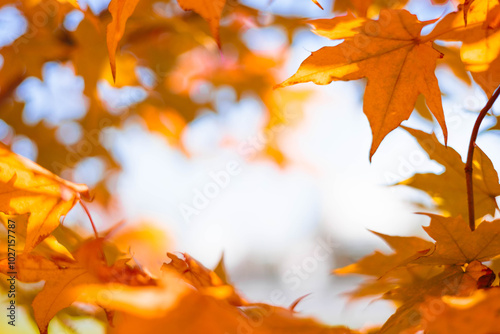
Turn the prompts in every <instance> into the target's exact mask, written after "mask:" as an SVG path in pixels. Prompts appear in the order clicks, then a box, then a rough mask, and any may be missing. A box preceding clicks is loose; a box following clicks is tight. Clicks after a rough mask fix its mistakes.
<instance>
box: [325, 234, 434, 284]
mask: <svg viewBox="0 0 500 334" xmlns="http://www.w3.org/2000/svg"><path fill="white" fill-rule="evenodd" d="M371 232H372V233H373V234H375V235H376V236H378V237H380V238H381V239H383V240H384V241H385V242H386V243H387V244H388V245H389V246H390V247H391V249H392V250H393V251H394V253H392V254H389V255H386V254H383V253H380V252H378V251H376V252H375V253H373V254H371V255H368V256H366V257H364V258H362V259H360V260H359V261H357V262H356V263H354V264H350V265H348V266H346V267H343V268H339V269H336V270H334V273H335V274H338V275H345V274H360V275H369V276H375V277H377V278H379V277H381V276H383V275H384V274H386V273H387V272H388V271H390V270H391V269H394V268H396V266H397V265H398V264H400V263H402V262H403V261H404V260H406V259H408V258H409V257H410V256H412V255H414V254H415V253H418V252H424V253H427V252H428V251H429V250H430V249H431V248H432V247H433V244H432V242H429V241H427V240H424V239H421V238H417V237H399V236H390V235H386V234H382V233H378V232H374V231H371Z"/></svg>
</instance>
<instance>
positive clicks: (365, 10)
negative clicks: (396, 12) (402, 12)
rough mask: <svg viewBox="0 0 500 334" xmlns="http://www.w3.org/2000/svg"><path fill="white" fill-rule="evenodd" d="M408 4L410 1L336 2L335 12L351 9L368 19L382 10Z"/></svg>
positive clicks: (348, 0) (350, 0)
mask: <svg viewBox="0 0 500 334" xmlns="http://www.w3.org/2000/svg"><path fill="white" fill-rule="evenodd" d="M407 2H408V0H393V1H385V0H336V1H335V2H334V4H333V10H334V11H336V12H345V11H347V10H349V9H351V10H354V11H355V12H356V13H357V14H358V15H359V16H363V17H366V16H367V15H368V16H374V15H375V14H376V13H378V10H380V9H382V8H402V7H403V6H404V5H405V4H406V3H407ZM369 9H370V10H369ZM371 9H373V10H371ZM370 14H371V15H370Z"/></svg>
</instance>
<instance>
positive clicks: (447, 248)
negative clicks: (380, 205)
mask: <svg viewBox="0 0 500 334" xmlns="http://www.w3.org/2000/svg"><path fill="white" fill-rule="evenodd" d="M429 216H430V217H431V223H430V225H429V226H427V227H424V229H425V231H426V232H427V234H429V236H430V237H431V238H432V239H434V240H436V244H435V247H434V249H433V250H431V251H430V252H429V253H428V254H425V255H424V254H423V256H422V257H419V258H418V259H416V260H414V261H413V263H420V264H433V265H442V264H465V263H470V262H472V261H474V260H477V261H487V260H490V259H492V258H493V257H495V256H497V255H499V254H500V221H499V220H494V221H492V222H487V221H484V222H482V223H481V224H479V226H478V227H477V229H476V230H475V231H474V232H472V231H471V230H470V228H469V225H468V224H467V223H466V222H465V221H464V220H463V219H462V218H461V217H454V218H447V217H442V216H438V215H429Z"/></svg>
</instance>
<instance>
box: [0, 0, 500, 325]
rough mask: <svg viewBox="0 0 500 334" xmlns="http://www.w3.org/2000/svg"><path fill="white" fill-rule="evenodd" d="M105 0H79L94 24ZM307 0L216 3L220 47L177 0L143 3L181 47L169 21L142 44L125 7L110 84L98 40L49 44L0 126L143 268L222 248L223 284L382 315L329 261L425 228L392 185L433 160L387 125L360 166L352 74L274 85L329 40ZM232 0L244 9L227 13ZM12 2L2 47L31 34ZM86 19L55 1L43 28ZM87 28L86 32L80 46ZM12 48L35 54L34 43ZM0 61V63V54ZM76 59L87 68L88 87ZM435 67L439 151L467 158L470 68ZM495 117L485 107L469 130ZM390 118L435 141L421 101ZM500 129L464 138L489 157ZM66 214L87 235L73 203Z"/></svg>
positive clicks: (210, 259) (310, 305)
mask: <svg viewBox="0 0 500 334" xmlns="http://www.w3.org/2000/svg"><path fill="white" fill-rule="evenodd" d="M28 2H29V1H25V3H28ZM108 2H109V1H107V0H79V3H80V5H81V6H82V8H84V9H85V8H87V11H91V12H92V13H93V15H95V16H96V17H99V15H101V16H100V17H101V18H102V17H104V18H103V19H102V21H103V22H104V21H106V19H109V18H106V13H105V11H106V8H107V5H108ZM151 3H153V2H151ZM320 3H321V4H322V5H323V7H324V10H321V9H319V8H318V7H317V6H315V5H314V4H313V3H312V2H311V1H308V0H301V1H299V0H275V1H272V2H270V1H269V0H248V1H240V4H237V3H236V2H231V1H229V4H228V5H227V6H229V7H230V8H229V9H227V10H226V14H225V16H224V17H223V19H222V21H221V44H222V49H221V51H220V52H219V51H218V49H217V46H216V44H215V42H214V40H213V38H212V37H211V35H210V31H209V29H208V25H207V24H206V23H205V22H204V21H203V20H201V19H200V18H199V17H198V16H197V15H196V14H192V13H184V12H183V11H182V10H181V9H180V8H179V7H178V5H177V4H176V2H175V1H164V2H160V1H159V2H156V3H154V6H153V7H152V8H153V9H154V12H155V13H156V15H158V16H161V17H163V20H165V22H166V21H167V20H174V19H173V18H175V19H176V20H177V21H173V23H170V24H171V25H172V26H173V25H174V24H177V26H181V24H180V23H179V22H184V23H183V24H184V25H185V26H181V28H179V30H180V32H178V33H179V34H189V35H190V36H191V37H190V38H191V39H192V40H191V39H190V40H189V42H185V43H184V44H181V37H179V38H177V39H176V38H171V37H170V36H169V35H168V32H167V37H162V36H161V35H160V34H159V35H158V36H156V35H155V36H154V38H156V39H154V38H153V37H151V34H152V33H151V32H149V33H148V34H149V35H147V38H149V39H147V40H146V41H145V42H144V44H140V42H138V41H137V40H139V39H140V38H143V37H141V36H140V35H139V37H134V34H136V35H137V34H139V32H140V31H141V30H140V29H141V28H144V29H145V30H147V28H148V27H140V26H138V24H139V23H140V22H141V21H140V20H139V19H137V21H135V20H134V16H133V17H132V18H131V19H130V22H129V26H130V28H127V29H129V30H128V31H127V32H126V35H125V38H124V42H123V43H122V45H121V49H120V51H119V58H118V69H117V73H118V81H117V84H114V83H113V82H112V80H111V74H110V70H109V64H108V63H106V61H107V54H105V57H104V58H103V59H104V61H103V62H102V61H101V62H99V61H98V60H100V59H101V58H97V57H98V55H100V54H99V52H98V51H96V52H95V57H96V60H95V64H93V60H92V59H93V58H88V59H86V60H85V59H84V60H82V59H76V58H75V59H73V58H72V57H69V58H68V59H57V57H54V58H55V60H48V61H47V62H45V63H44V65H43V69H42V71H41V73H40V75H38V76H37V75H34V76H31V75H26V76H23V77H22V78H21V79H22V80H20V83H19V84H18V85H16V86H15V87H14V89H13V91H12V92H9V91H8V90H7V86H6V85H5V84H4V85H3V86H2V89H3V91H0V95H1V96H0V97H1V99H2V100H1V101H0V102H1V103H2V105H1V107H0V108H1V110H2V111H0V119H1V120H0V139H1V140H2V142H4V143H6V144H7V145H9V146H11V147H12V149H13V150H14V151H15V152H17V153H19V154H21V155H23V156H26V157H28V158H30V159H32V160H34V161H38V162H39V163H40V164H42V166H44V167H46V168H48V169H50V170H52V171H55V172H56V173H58V174H59V175H61V176H62V177H65V178H67V179H69V180H71V181H75V182H79V183H86V184H88V185H89V186H90V187H91V188H92V193H93V195H94V197H95V199H94V201H93V202H92V203H89V204H88V207H89V209H90V212H91V214H92V217H93V219H94V221H95V222H96V226H97V229H98V230H99V231H101V232H103V233H105V232H106V231H111V233H112V237H113V238H115V240H117V242H119V243H121V244H122V245H124V247H125V248H126V250H127V251H128V252H130V254H131V255H132V256H134V258H135V260H136V261H137V263H140V264H142V265H143V266H144V267H145V268H146V269H148V270H150V271H151V272H153V273H155V271H156V272H157V271H158V270H159V267H160V266H161V263H162V262H163V261H165V260H166V256H165V253H166V252H167V251H171V252H174V251H178V252H186V253H189V254H190V255H192V256H193V257H194V258H196V259H198V260H199V261H201V262H202V263H203V264H204V265H206V266H207V267H209V268H213V267H215V265H216V264H217V263H218V261H219V260H220V258H221V256H222V254H224V260H225V263H226V267H227V271H228V273H229V275H230V277H231V280H232V281H233V283H234V284H235V286H236V287H237V288H238V289H239V290H240V291H241V292H242V293H243V295H245V296H246V297H247V298H248V299H249V300H252V301H263V302H273V303H276V300H275V298H273V296H276V294H277V293H278V294H279V295H280V296H281V295H282V296H281V297H280V298H279V300H278V304H280V305H282V306H289V305H290V304H292V303H293V301H294V300H296V299H297V298H299V297H301V296H304V295H306V294H310V295H309V296H308V297H307V298H305V299H304V300H303V301H301V302H300V304H299V305H298V306H297V308H296V310H298V311H300V312H301V313H302V314H304V315H312V316H314V317H316V318H318V319H320V320H321V321H323V322H326V323H329V324H345V325H348V326H352V327H354V328H359V327H361V326H370V325H371V324H380V323H382V322H383V321H385V319H386V318H387V317H388V316H389V315H390V314H392V312H393V308H392V306H391V305H390V304H389V303H386V302H385V301H372V300H366V301H356V302H349V300H348V298H347V297H346V296H344V295H343V294H344V293H345V292H347V291H349V290H350V289H352V288H353V287H354V286H355V285H356V284H358V283H359V282H360V279H357V278H356V277H354V278H353V277H336V276H334V275H332V274H331V270H332V269H334V268H338V267H341V266H344V265H347V264H350V263H352V262H353V261H355V260H357V259H358V258H360V257H361V256H363V255H365V254H368V253H370V252H371V251H373V249H381V250H383V251H388V248H387V247H386V246H385V245H384V244H383V243H382V242H381V241H380V240H378V239H377V237H376V236H374V235H373V234H371V233H370V231H369V230H373V231H378V232H382V233H386V234H394V235H419V236H422V237H425V236H424V235H423V233H422V232H423V230H422V229H421V226H422V225H427V223H428V218H426V217H424V216H421V215H416V214H414V212H417V211H422V210H427V211H429V210H431V211H432V206H433V203H432V200H431V199H430V198H429V197H428V196H427V195H425V194H424V193H421V192H419V191H417V190H414V189H410V188H407V187H405V186H397V185H395V184H397V183H398V182H400V181H403V180H405V179H408V178H409V177H411V176H412V175H413V174H415V173H418V172H435V173H440V172H442V170H443V168H442V167H441V166H439V165H438V164H436V163H434V162H432V161H430V160H429V159H428V156H427V154H426V153H425V152H424V151H423V150H422V149H421V148H420V147H419V146H418V144H417V143H416V141H415V140H414V139H412V137H410V135H409V134H408V133H406V132H405V131H404V130H402V129H398V130H395V131H393V132H392V133H391V134H389V135H388V136H387V138H386V139H385V140H384V142H383V143H382V145H381V146H380V148H379V150H378V151H377V153H376V154H375V156H374V158H373V161H372V162H371V163H370V162H369V160H368V152H369V147H370V144H371V131H370V128H369V124H368V121H367V119H366V117H365V116H364V114H363V112H362V97H363V90H364V89H363V88H364V84H365V82H363V81H356V82H335V83H333V84H331V85H328V86H315V85H313V84H303V85H299V86H297V87H290V88H283V89H278V90H273V89H272V87H273V85H275V84H277V83H279V82H281V81H282V80H284V79H286V78H288V77H289V76H291V75H292V74H293V73H295V71H296V70H297V68H298V66H299V65H300V63H301V62H302V61H303V60H304V59H305V58H306V57H307V56H308V55H309V54H310V52H311V51H315V50H317V49H319V48H321V47H322V46H326V45H336V44H338V43H339V41H331V40H328V39H326V38H322V37H318V36H316V35H314V34H313V33H312V32H310V30H309V26H308V25H307V24H306V23H305V20H304V19H311V18H329V17H333V16H334V15H335V14H334V12H333V8H334V3H333V1H331V0H320ZM148 4H149V2H148ZM0 5H1V4H0ZM241 5H244V8H245V10H246V11H241V12H240V11H239V10H240V9H239V8H240V7H239V6H241ZM17 6H18V3H17V4H16V2H15V1H12V2H10V3H7V4H4V5H2V6H1V7H0V47H2V49H0V53H1V52H3V51H4V50H6V48H8V47H9V46H10V47H12V45H15V43H16V41H18V40H19V38H22V36H25V35H26V34H27V32H29V30H30V20H29V18H26V17H25V16H24V15H23V12H22V11H20V10H19V9H18V7H17ZM456 6H457V3H456V2H446V3H445V4H441V5H434V4H432V3H431V1H430V0H412V1H409V2H408V3H407V4H406V6H405V8H407V9H408V10H409V11H410V12H412V13H416V14H417V15H418V17H419V19H420V20H422V21H423V20H430V19H435V18H438V17H441V16H443V15H445V14H446V13H448V12H451V11H454V10H455V9H456ZM108 16H109V15H108ZM83 18H84V15H83V14H82V12H81V11H79V10H71V11H68V13H66V14H65V15H64V18H63V19H62V21H61V22H62V23H61V24H62V25H63V28H58V29H59V30H63V31H66V32H67V33H68V35H69V36H73V35H75V36H77V37H78V34H79V31H80V30H82V29H83V28H82V27H81V24H82V23H81V22H84V21H82V19H83ZM165 22H163V23H164V24H168V23H165ZM235 27H236V28H235ZM431 27H432V25H430V26H429V27H426V31H428V30H430V29H431ZM79 29H80V30H79ZM59 30H57V31H54V30H52V31H53V33H54V34H57V33H59ZM424 32H425V31H424ZM100 34H101V35H99V36H101V37H102V36H104V32H102V31H101V32H100ZM77 37H75V38H76V39H77V40H78V38H77ZM90 38H92V37H91V36H90V34H87V35H83V39H82V41H83V42H81V43H86V42H85V41H88V39H90ZM134 38H135V39H134ZM162 38H163V39H162ZM103 43H105V42H104V39H103ZM134 43H135V44H134ZM176 43H178V44H176ZM89 44H90V43H89ZM81 45H83V44H81ZM103 45H104V44H103ZM85 46H88V47H90V51H88V50H87V53H86V54H85V57H93V56H94V54H93V52H92V48H91V47H92V46H91V45H90V46H89V45H85ZM448 46H450V47H457V46H459V45H458V44H449V45H448ZM29 47H33V46H31V45H30V46H29ZM97 49H98V46H96V50H97ZM30 50H31V51H30ZM22 52H24V53H27V52H33V53H34V54H33V55H32V56H33V57H35V53H36V52H39V51H38V50H36V49H29V48H28V49H26V50H24V51H22ZM75 52H80V50H79V49H78V48H77V49H76V51H75ZM2 55H3V54H2ZM24 57H25V58H26V57H30V56H29V55H26V54H25V55H24ZM5 58H7V57H4V56H2V57H1V58H0V64H2V66H3V68H2V71H5V70H6V69H5V67H6V66H10V65H9V63H8V61H7V59H5ZM47 58H50V57H47ZM141 59H147V60H148V62H141V61H140V60H141ZM83 61H86V62H87V63H88V64H87V65H85V66H88V67H87V68H86V67H85V66H84V65H82V64H83ZM441 65H443V66H441ZM82 69H86V70H87V71H89V72H92V71H95V72H96V73H97V74H96V75H94V77H95V78H94V82H95V84H96V85H95V86H96V87H94V88H95V91H92V94H93V95H92V96H91V95H89V90H90V86H89V83H88V80H89V79H88V78H86V77H85V76H84V75H81V74H82V73H83V72H82V73H79V71H81V70H82ZM26 73H27V74H29V71H28V72H26ZM436 74H437V76H438V79H439V83H440V86H441V90H442V92H443V105H444V110H445V115H446V118H447V122H448V129H449V140H448V143H449V146H451V147H453V148H455V149H456V150H457V151H458V152H459V153H461V154H462V156H464V154H465V152H466V148H467V145H468V140H469V135H470V132H471V128H472V124H473V122H474V120H475V116H476V115H477V111H479V110H480V109H481V108H482V106H483V105H484V104H485V103H486V100H487V99H486V95H485V94H484V92H483V91H482V90H481V89H480V88H479V86H477V85H476V84H475V83H474V82H472V81H471V80H470V78H469V80H467V77H466V78H465V79H464V80H462V81H457V80H456V79H455V77H454V76H453V75H451V72H450V69H449V68H448V67H447V66H445V64H439V66H438V69H437V72H436ZM158 87H161V88H158ZM179 96H180V97H181V98H180V97H179ZM96 101H98V102H96ZM158 101H160V102H158ZM96 103H97V104H99V106H98V107H96ZM96 108H97V109H99V112H98V113H96V112H95V110H96ZM497 110H498V108H493V112H494V113H495V114H498V112H497ZM89 115H93V116H92V117H93V122H94V123H91V122H90V121H89V119H90V116H89ZM96 115H97V116H96ZM495 123H496V121H495V117H492V116H489V117H487V119H486V120H485V121H484V123H483V124H484V128H488V127H491V126H493V125H494V124H495ZM89 124H93V125H92V126H91V125H89ZM95 124H102V126H100V125H99V126H95ZM404 125H407V126H409V127H414V128H418V129H422V130H425V131H427V132H431V131H436V134H437V136H438V137H439V138H441V139H442V133H441V131H440V129H439V127H437V126H436V123H435V122H432V121H431V120H429V119H428V118H426V117H424V116H421V115H420V114H419V113H414V114H413V115H412V117H411V118H410V119H409V120H408V121H406V122H404ZM49 137H50V138H49ZM499 139H500V138H499V135H498V131H489V132H488V133H486V134H484V135H481V136H480V137H479V140H478V144H479V146H481V148H482V149H483V150H484V151H485V152H486V153H487V154H488V156H489V157H490V158H491V159H492V160H493V162H494V164H495V166H500V155H499V154H498V140H499ZM82 143H86V144H83V145H90V149H86V148H84V146H82ZM89 143H90V144H89ZM79 145H80V146H79ZM82 147H83V148H82ZM60 162H62V163H60ZM217 181H218V182H217ZM64 223H65V224H66V225H67V226H72V227H74V228H76V229H78V230H79V231H80V232H81V233H82V234H83V235H88V236H91V228H90V223H89V221H88V218H87V216H86V214H85V213H84V211H83V209H82V208H81V207H79V206H78V207H75V208H74V209H73V210H72V212H71V213H70V215H68V217H66V219H65V222H64ZM139 231H141V232H139ZM89 326H90V325H89ZM92 328H93V327H92ZM93 330H97V329H96V328H94V329H93Z"/></svg>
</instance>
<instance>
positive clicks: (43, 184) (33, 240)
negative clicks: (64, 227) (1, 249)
mask: <svg viewBox="0 0 500 334" xmlns="http://www.w3.org/2000/svg"><path fill="white" fill-rule="evenodd" d="M0 184H1V185H2V190H1V191H0V212H3V213H6V214H9V215H14V214H16V215H20V214H26V213H31V214H30V216H29V219H28V223H27V224H28V226H27V229H26V244H25V248H24V251H25V252H29V251H31V250H32V249H33V248H34V247H35V246H36V245H38V244H39V243H40V242H41V241H42V240H43V239H44V238H45V237H47V236H48V235H49V234H50V233H51V232H52V231H53V230H54V229H55V228H56V227H57V226H58V225H59V219H60V218H61V216H63V215H66V214H67V213H68V211H69V210H71V208H72V207H73V206H74V205H75V204H76V203H77V202H78V201H79V200H80V198H81V196H85V197H86V196H88V188H87V186H86V185H83V184H75V183H72V182H69V181H66V180H63V179H61V178H60V177H58V176H56V175H54V174H52V173H51V172H49V171H48V170H46V169H44V168H42V167H40V166H39V165H37V164H36V163H34V162H32V161H30V160H28V159H26V158H24V157H21V156H19V155H17V154H15V153H13V152H11V151H10V150H9V149H8V148H7V147H5V146H4V145H3V144H0Z"/></svg>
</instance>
